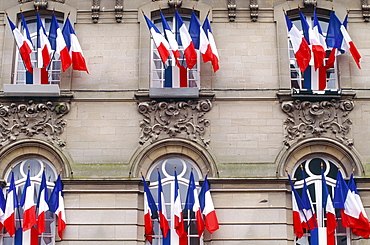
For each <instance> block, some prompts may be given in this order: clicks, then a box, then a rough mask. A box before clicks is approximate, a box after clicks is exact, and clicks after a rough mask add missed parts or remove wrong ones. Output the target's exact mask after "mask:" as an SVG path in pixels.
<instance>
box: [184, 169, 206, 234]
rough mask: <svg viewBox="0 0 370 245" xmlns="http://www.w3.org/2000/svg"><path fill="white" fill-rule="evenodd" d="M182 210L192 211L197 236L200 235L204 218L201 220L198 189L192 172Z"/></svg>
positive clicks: (202, 230)
mask: <svg viewBox="0 0 370 245" xmlns="http://www.w3.org/2000/svg"><path fill="white" fill-rule="evenodd" d="M184 210H189V211H190V212H194V214H195V220H196V223H197V229H198V236H199V237H201V236H202V234H203V232H204V220H203V215H202V212H201V211H200V204H199V199H198V191H197V187H196V186H195V181H194V174H193V172H191V173H190V179H189V187H188V192H187V194H186V201H185V207H184ZM190 217H191V214H190Z"/></svg>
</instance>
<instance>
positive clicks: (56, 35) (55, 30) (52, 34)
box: [49, 13, 72, 71]
mask: <svg viewBox="0 0 370 245" xmlns="http://www.w3.org/2000/svg"><path fill="white" fill-rule="evenodd" d="M49 41H50V45H51V49H52V50H54V51H55V53H56V54H58V55H59V57H60V62H61V64H62V71H65V70H67V69H68V67H70V66H71V64H72V60H71V56H70V55H69V52H68V47H67V45H66V42H65V40H64V37H63V34H62V31H61V30H60V28H59V24H58V21H57V18H56V17H55V14H54V13H53V14H52V15H51V23H50V31H49Z"/></svg>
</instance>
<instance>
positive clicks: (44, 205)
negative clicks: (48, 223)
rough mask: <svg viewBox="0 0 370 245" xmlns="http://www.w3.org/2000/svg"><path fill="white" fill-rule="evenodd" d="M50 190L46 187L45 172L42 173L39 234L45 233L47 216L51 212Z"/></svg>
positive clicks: (39, 196) (38, 222)
mask: <svg viewBox="0 0 370 245" xmlns="http://www.w3.org/2000/svg"><path fill="white" fill-rule="evenodd" d="M48 200H49V199H48V189H47V185H46V176H45V171H44V172H43V173H42V178H41V186H40V191H39V195H38V200H37V231H38V234H42V233H44V232H45V214H46V211H48V210H49V206H48Z"/></svg>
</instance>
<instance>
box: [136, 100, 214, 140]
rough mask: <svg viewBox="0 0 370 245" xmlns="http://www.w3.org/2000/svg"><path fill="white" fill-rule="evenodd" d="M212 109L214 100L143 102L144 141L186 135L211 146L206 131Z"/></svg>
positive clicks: (142, 137)
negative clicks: (206, 116)
mask: <svg viewBox="0 0 370 245" xmlns="http://www.w3.org/2000/svg"><path fill="white" fill-rule="evenodd" d="M211 109H212V103H211V101H210V100H199V101H194V100H189V101H187V102H185V101H169V102H166V101H159V102H158V101H156V100H152V101H150V102H140V103H139V104H138V110H139V113H140V114H142V115H143V116H144V119H143V120H142V121H141V122H140V127H141V136H140V141H139V142H140V144H144V143H146V142H150V143H153V142H156V141H158V140H161V139H168V138H184V139H188V140H191V141H194V142H197V143H199V144H201V145H204V146H206V145H208V144H209V142H210V139H206V137H205V133H206V129H207V127H208V126H209V125H210V121H209V120H208V119H206V118H205V117H204V116H205V114H206V113H207V112H209V111H210V110H211Z"/></svg>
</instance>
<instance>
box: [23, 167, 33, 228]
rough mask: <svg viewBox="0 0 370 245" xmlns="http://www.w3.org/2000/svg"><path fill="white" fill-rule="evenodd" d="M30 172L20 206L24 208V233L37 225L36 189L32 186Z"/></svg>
mask: <svg viewBox="0 0 370 245" xmlns="http://www.w3.org/2000/svg"><path fill="white" fill-rule="evenodd" d="M30 178H31V177H30V170H28V173H27V179H26V183H25V185H24V189H23V193H22V197H21V202H20V205H21V206H22V207H23V226H22V228H23V232H25V231H27V230H30V229H31V227H32V226H34V225H36V209H35V201H34V198H33V196H34V188H33V186H32V185H31V179H30Z"/></svg>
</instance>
